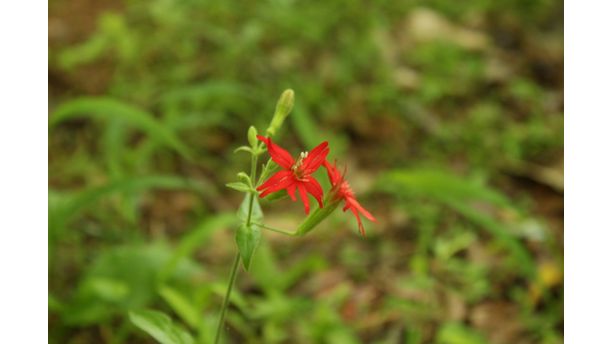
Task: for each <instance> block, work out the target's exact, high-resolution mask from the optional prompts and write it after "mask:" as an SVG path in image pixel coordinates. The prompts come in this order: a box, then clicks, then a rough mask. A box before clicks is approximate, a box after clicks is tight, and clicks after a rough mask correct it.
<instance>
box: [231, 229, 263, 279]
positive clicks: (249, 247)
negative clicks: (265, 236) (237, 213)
mask: <svg viewBox="0 0 612 344" xmlns="http://www.w3.org/2000/svg"><path fill="white" fill-rule="evenodd" d="M260 240H261V230H260V229H259V227H258V226H255V225H248V226H247V225H246V224H242V225H240V227H238V231H237V232H236V244H237V245H238V250H239V251H240V257H242V264H243V265H244V268H245V270H248V269H249V267H250V266H251V258H253V253H255V249H256V248H257V245H259V241H260Z"/></svg>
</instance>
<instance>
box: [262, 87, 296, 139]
mask: <svg viewBox="0 0 612 344" xmlns="http://www.w3.org/2000/svg"><path fill="white" fill-rule="evenodd" d="M294 101H295V93H294V92H293V90H292V89H287V90H285V92H283V94H281V96H280V98H279V99H278V102H277V103H276V110H275V111H274V117H272V121H271V122H270V126H269V127H268V129H266V135H267V136H268V137H272V136H274V135H275V134H276V131H277V130H278V129H279V128H280V127H281V126H282V125H283V122H284V121H285V118H287V116H288V115H289V113H290V112H291V110H292V109H293V103H294Z"/></svg>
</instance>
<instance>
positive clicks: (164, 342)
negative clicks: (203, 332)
mask: <svg viewBox="0 0 612 344" xmlns="http://www.w3.org/2000/svg"><path fill="white" fill-rule="evenodd" d="M130 321H131V322H132V323H133V324H134V325H136V326H137V327H138V328H140V329H141V330H143V331H145V332H146V333H148V334H149V335H150V336H151V337H153V338H155V339H156V340H157V341H158V342H160V343H161V344H192V343H194V340H193V337H192V336H191V335H190V334H189V332H187V331H186V330H185V329H184V328H183V327H181V326H179V325H177V324H174V322H173V321H172V319H170V317H169V316H167V315H166V314H164V313H162V312H158V311H153V310H139V311H132V312H130Z"/></svg>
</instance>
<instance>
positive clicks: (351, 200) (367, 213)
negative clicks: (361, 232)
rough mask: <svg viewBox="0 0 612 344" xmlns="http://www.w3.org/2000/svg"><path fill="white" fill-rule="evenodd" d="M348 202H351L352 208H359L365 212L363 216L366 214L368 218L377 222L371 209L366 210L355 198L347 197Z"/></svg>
mask: <svg viewBox="0 0 612 344" xmlns="http://www.w3.org/2000/svg"><path fill="white" fill-rule="evenodd" d="M346 202H347V203H350V205H351V207H352V208H355V209H357V210H359V212H360V213H361V214H363V216H365V217H366V218H367V219H368V220H370V221H372V222H376V218H375V217H374V216H372V214H370V212H369V211H367V210H365V208H364V207H362V206H361V204H359V202H357V200H356V199H355V198H347V200H346Z"/></svg>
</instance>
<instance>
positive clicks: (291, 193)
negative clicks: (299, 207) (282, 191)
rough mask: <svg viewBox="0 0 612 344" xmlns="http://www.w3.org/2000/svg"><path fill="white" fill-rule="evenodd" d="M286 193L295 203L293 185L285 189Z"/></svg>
mask: <svg viewBox="0 0 612 344" xmlns="http://www.w3.org/2000/svg"><path fill="white" fill-rule="evenodd" d="M287 193H288V194H289V197H291V200H292V201H294V202H295V184H291V185H289V187H288V188H287Z"/></svg>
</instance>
